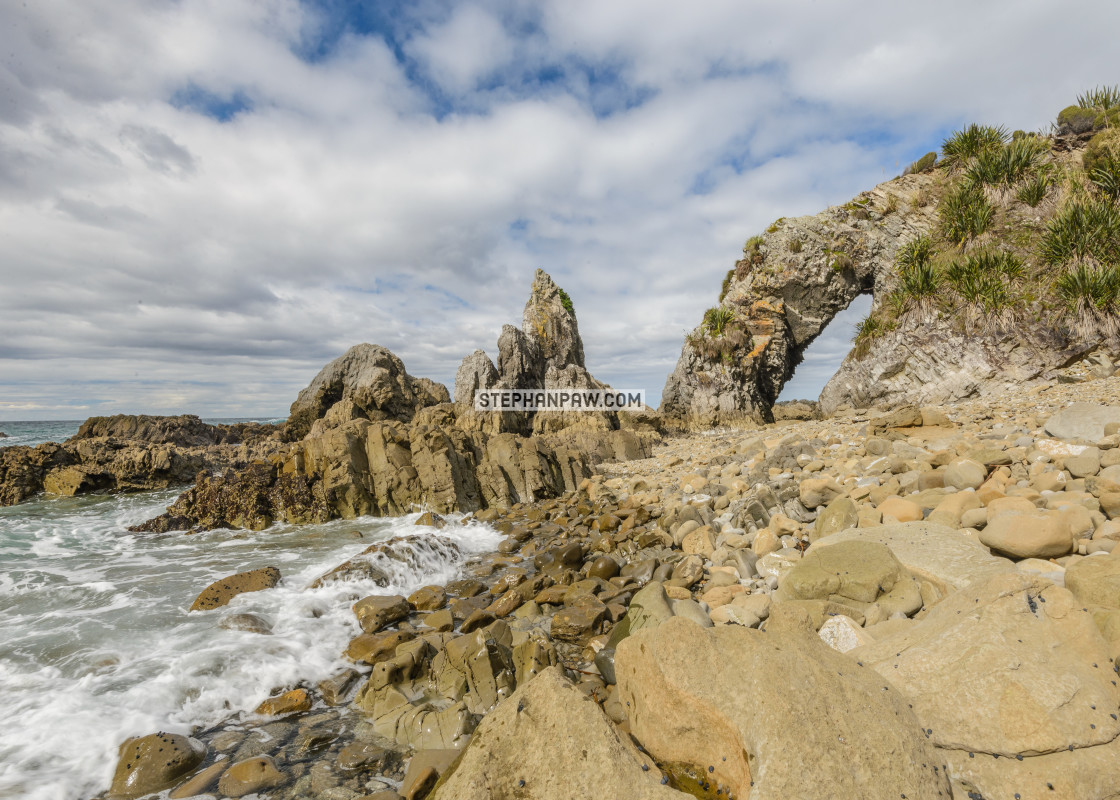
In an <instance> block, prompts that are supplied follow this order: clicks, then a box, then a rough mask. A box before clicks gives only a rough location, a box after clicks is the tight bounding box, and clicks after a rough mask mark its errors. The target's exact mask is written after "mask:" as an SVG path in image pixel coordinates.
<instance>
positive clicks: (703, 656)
mask: <svg viewBox="0 0 1120 800" xmlns="http://www.w3.org/2000/svg"><path fill="white" fill-rule="evenodd" d="M776 608H779V609H780V608H781V606H780V605H779V606H777V607H776ZM615 667H616V672H617V677H618V688H619V694H620V699H622V700H623V701H624V704H625V706H626V708H627V712H628V721H629V725H630V732H631V734H632V735H633V736H634V737H635V739H637V741H638V742H640V743H641V745H642V746H643V747H644V748H645V750H646V751H647V752H649V754H650V755H651V756H653V757H654V758H655V759H657V760H658V761H659V762H661V763H674V764H685V765H693V766H694V768H696V769H698V770H699V771H701V772H703V773H706V774H705V779H706V780H707V781H708V782H709V783H710V784H711V785H712V786H716V787H721V791H723V793H724V794H728V793H729V794H730V795H731V796H733V797H748V796H750V797H771V798H786V797H859V798H874V799H876V800H878V798H882V800H886V799H887V798H891V800H895V799H896V798H898V797H899V796H900V795H901V794H905V795H906V796H907V798H931V799H932V798H936V797H942V798H944V797H946V796H947V795H948V783H947V780H946V779H945V777H944V773H943V772H942V771H941V761H940V758H939V756H938V754H937V752H936V751H935V750H934V748H933V746H932V745H931V744H930V743H929V742H928V741H927V740H926V739H925V737H924V735H923V733H922V731H921V729H920V727H919V723H918V719H917V718H916V717H915V715H914V713H913V712H912V711H911V710H910V709H909V708H908V706H907V703H906V699H905V698H904V697H903V696H902V695H901V694H899V693H898V692H896V691H894V690H893V689H891V688H890V686H889V685H887V684H886V683H885V682H884V681H883V680H882V679H881V678H880V677H879V676H878V675H876V674H875V673H874V672H872V671H871V670H867V669H862V668H860V667H859V666H857V665H856V664H855V663H854V662H853V661H852V660H851V659H850V658H849V657H848V656H845V655H842V654H840V653H837V652H835V651H833V650H832V649H831V648H829V647H828V646H827V645H826V644H824V642H822V641H821V640H820V638H819V637H818V636H817V635H816V633H815V632H814V631H813V630H812V628H811V627H810V626H809V623H808V620H807V619H806V618H804V617H801V618H798V617H797V616H796V615H784V614H783V615H782V618H781V619H776V618H775V616H774V613H772V614H771V618H770V621H769V623H768V628H767V631H766V632H765V633H763V632H760V631H756V630H752V629H750V628H745V627H742V626H739V625H720V626H716V627H714V628H709V629H703V628H700V627H698V626H696V625H694V624H692V623H691V622H690V621H688V620H684V619H678V618H674V619H670V620H668V621H666V622H665V623H664V624H662V625H661V626H659V627H657V628H653V629H648V630H644V631H641V632H639V633H637V634H634V635H633V636H631V637H629V638H628V639H627V640H625V641H624V642H622V643H621V644H620V645H619V648H618V653H617V655H616V660H615ZM774 676H781V680H782V681H783V682H784V683H786V684H787V685H790V686H794V687H796V691H797V702H796V703H790V702H789V698H788V696H787V695H786V694H785V693H783V692H780V691H775V690H774V686H773V679H774ZM797 754H801V755H797ZM752 782H753V783H752ZM604 796H609V795H604ZM708 796H711V795H708Z"/></svg>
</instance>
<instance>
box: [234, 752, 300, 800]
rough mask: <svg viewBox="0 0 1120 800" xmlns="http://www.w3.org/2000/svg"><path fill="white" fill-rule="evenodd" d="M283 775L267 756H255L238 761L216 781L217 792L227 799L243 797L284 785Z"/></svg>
mask: <svg viewBox="0 0 1120 800" xmlns="http://www.w3.org/2000/svg"><path fill="white" fill-rule="evenodd" d="M284 781H285V777H284V774H283V773H282V772H281V771H280V770H279V769H277V767H276V762H274V761H273V760H272V758H271V757H269V756H256V757H255V758H248V759H245V760H244V761H239V762H237V763H236V764H234V765H233V766H231V767H230V768H229V769H227V770H226V771H225V772H224V773H222V777H221V778H220V779H219V781H218V790H219V791H220V792H221V793H222V794H224V795H226V796H228V797H244V796H245V795H247V794H253V793H254V792H259V791H262V790H264V789H271V788H272V787H274V786H279V785H280V784H282V783H284Z"/></svg>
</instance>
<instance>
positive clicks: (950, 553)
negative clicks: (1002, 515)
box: [812, 522, 1014, 593]
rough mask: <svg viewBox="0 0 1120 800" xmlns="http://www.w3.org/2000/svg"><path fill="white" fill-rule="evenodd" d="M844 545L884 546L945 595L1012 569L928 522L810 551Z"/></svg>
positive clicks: (854, 534)
mask: <svg viewBox="0 0 1120 800" xmlns="http://www.w3.org/2000/svg"><path fill="white" fill-rule="evenodd" d="M846 541H862V542H877V543H879V544H883V545H886V546H887V547H888V548H890V551H891V553H892V554H894V557H895V558H897V559H898V560H899V562H900V563H901V564H902V565H903V566H904V567H906V569H907V570H908V571H909V572H911V573H913V574H915V575H918V576H920V577H921V578H922V579H923V580H931V581H933V582H934V583H935V584H937V585H938V586H940V587H941V588H942V589H943V590H944V591H945V593H948V592H949V591H955V590H957V589H963V588H964V587H965V586H967V585H968V584H970V583H972V582H973V581H974V580H978V579H980V578H984V577H987V576H989V575H992V574H994V573H998V572H1009V571H1011V570H1012V569H1014V565H1013V564H1012V562H1010V561H1008V560H1007V559H1006V558H999V557H997V556H993V555H992V554H991V552H990V551H989V550H988V548H986V547H984V545H982V544H980V543H979V542H978V541H977V540H976V539H973V538H969V537H967V536H964V535H962V534H960V533H958V532H957V531H956V530H953V529H952V528H946V527H945V526H943V525H935V524H931V523H928V522H905V523H900V524H895V525H883V526H881V527H878V528H858V529H853V530H848V531H844V532H843V533H837V534H835V535H833V536H830V537H829V538H828V539H824V540H822V541H820V542H818V543H817V544H814V545H813V548H812V549H813V550H820V549H821V548H828V547H830V546H832V545H834V544H839V543H840V542H846Z"/></svg>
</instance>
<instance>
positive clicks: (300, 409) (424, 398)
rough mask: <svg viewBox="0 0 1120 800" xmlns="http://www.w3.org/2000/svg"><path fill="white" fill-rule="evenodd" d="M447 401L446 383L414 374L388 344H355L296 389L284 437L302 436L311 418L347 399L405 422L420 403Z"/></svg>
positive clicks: (362, 409)
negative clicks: (296, 392)
mask: <svg viewBox="0 0 1120 800" xmlns="http://www.w3.org/2000/svg"><path fill="white" fill-rule="evenodd" d="M450 401H451V396H450V395H449V394H448V392H447V388H446V387H444V386H442V385H441V384H438V383H434V382H433V381H430V380H428V379H426V378H414V377H412V376H411V375H409V374H408V373H407V372H405V368H404V364H403V363H402V362H401V360H400V359H399V358H397V357H396V356H395V355H393V354H392V353H391V352H389V350H387V349H386V348H384V347H380V346H378V345H374V344H357V345H354V346H353V347H351V348H350V349H349V350H347V351H346V352H345V353H343V354H342V355H341V356H339V357H338V358H336V359H335V360H334V361H332V362H330V363H329V364H327V365H326V366H325V367H323V368H322V369H321V370H320V371H319V374H318V375H316V376H315V377H314V378H313V379H312V380H311V383H310V384H308V385H307V387H306V388H304V389H303V390H301V391H300V393H299V395H298V396H297V397H296V400H295V402H294V403H292V406H291V409H290V410H289V412H288V421H287V422H286V423H285V424H284V432H283V436H284V438H285V439H286V440H287V441H298V440H299V439H302V438H303V437H304V436H305V435H307V433H308V432H309V431H310V430H311V425H312V423H314V422H315V421H316V420H318V419H320V418H322V417H325V416H326V414H327V412H328V411H329V410H330V409H331V408H332V407H333V406H335V405H336V404H337V403H346V404H349V405H350V406H352V407H353V408H355V409H356V410H357V412H358V413H359V414H360V415H362V416H363V417H365V418H367V419H371V420H388V419H392V420H397V421H399V422H409V421H411V420H412V418H413V417H414V416H415V415H416V412H417V411H419V410H420V409H421V408H425V407H427V406H432V405H436V404H437V403H448V402H450ZM347 416H349V417H350V418H351V419H353V418H354V417H353V415H352V414H348V415H347ZM344 419H345V418H339V419H338V420H337V421H338V422H342V421H344Z"/></svg>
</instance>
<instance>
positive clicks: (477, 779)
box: [429, 667, 689, 800]
mask: <svg viewBox="0 0 1120 800" xmlns="http://www.w3.org/2000/svg"><path fill="white" fill-rule="evenodd" d="M661 781H662V775H661V772H660V771H659V770H658V768H657V766H656V764H654V762H653V760H652V759H651V758H649V757H648V756H645V755H643V754H642V753H641V752H640V751H639V750H638V748H637V747H635V746H634V744H633V743H632V742H631V741H630V739H629V738H628V737H626V736H625V735H624V734H622V733H620V732H619V730H618V729H617V728H616V727H615V726H614V725H613V724H612V723H611V721H610V720H609V719H608V718H607V716H606V714H604V713H603V711H602V710H601V709H600V708H599V706H598V705H597V704H596V703H595V702H594V701H593V700H591V699H590V698H589V697H588V696H587V695H585V694H584V693H582V692H580V691H579V690H578V689H576V687H575V686H573V685H572V684H571V683H570V682H569V681H568V680H567V679H566V678H565V677H564V676H563V673H562V672H561V671H560V669H559V668H558V667H550V668H549V669H546V670H545V671H543V672H542V673H541V674H540V675H538V676H537V677H536V678H535V679H533V680H532V681H530V682H529V683H527V684H525V685H524V686H522V687H519V688H518V690H517V691H516V692H514V693H513V694H512V695H511V696H510V697H508V698H507V699H506V700H504V701H502V703H500V704H499V705H498V707H497V708H495V709H494V711H492V712H491V713H490V714H488V715H487V716H486V718H485V719H484V720H483V721H482V724H480V725H479V726H478V729H477V730H476V731H475V734H474V737H473V738H472V740H471V743H470V745H469V746H468V747H467V748H466V750H464V752H463V755H462V758H460V759H459V763H458V765H457V766H455V767H454V768H453V769H452V770H451V772H450V774H448V775H445V776H444V777H443V778H442V779H441V780H440V782H439V784H438V785H437V786H436V787H435V790H434V791H433V793H432V794H431V795H430V796H429V797H430V798H431V800H490V799H491V798H497V797H504V798H519V800H565V799H566V798H571V800H584V798H589V797H609V798H612V800H687V798H688V797H689V795H686V794H683V793H682V792H678V791H676V790H674V789H670V788H669V787H668V786H664V785H662V782H661Z"/></svg>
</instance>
